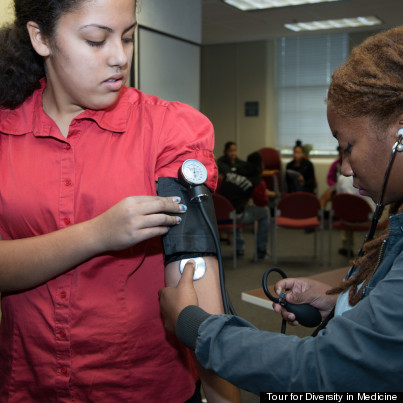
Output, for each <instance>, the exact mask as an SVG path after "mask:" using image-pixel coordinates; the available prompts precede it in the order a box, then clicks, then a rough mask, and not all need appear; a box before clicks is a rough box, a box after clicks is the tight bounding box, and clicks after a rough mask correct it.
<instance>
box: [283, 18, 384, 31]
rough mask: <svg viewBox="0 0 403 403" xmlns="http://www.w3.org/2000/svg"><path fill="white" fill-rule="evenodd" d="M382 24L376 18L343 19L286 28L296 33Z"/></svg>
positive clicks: (290, 25)
mask: <svg viewBox="0 0 403 403" xmlns="http://www.w3.org/2000/svg"><path fill="white" fill-rule="evenodd" d="M379 24H382V21H381V20H380V19H379V18H376V17H357V18H342V19H339V20H324V21H311V22H299V23H295V24H285V25H284V27H285V28H287V29H290V30H292V31H294V32H300V31H317V30H320V29H337V28H355V27H364V26H367V27H368V26H374V25H379Z"/></svg>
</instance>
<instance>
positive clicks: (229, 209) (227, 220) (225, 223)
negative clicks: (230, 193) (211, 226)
mask: <svg viewBox="0 0 403 403" xmlns="http://www.w3.org/2000/svg"><path fill="white" fill-rule="evenodd" d="M212 196H213V203H214V209H215V215H216V218H217V226H218V230H219V231H232V245H233V262H234V263H233V265H234V268H236V230H237V228H240V227H241V226H242V225H241V224H237V222H236V211H235V209H234V206H233V205H232V203H231V202H230V201H229V200H228V199H227V198H226V197H224V196H222V195H220V194H218V193H213V194H212Z"/></svg>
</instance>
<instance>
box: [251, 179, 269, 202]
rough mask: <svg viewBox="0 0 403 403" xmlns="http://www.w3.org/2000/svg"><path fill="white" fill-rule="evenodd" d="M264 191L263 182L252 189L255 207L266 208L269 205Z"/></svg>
mask: <svg viewBox="0 0 403 403" xmlns="http://www.w3.org/2000/svg"><path fill="white" fill-rule="evenodd" d="M266 189H267V187H266V183H265V181H263V180H262V181H260V182H259V183H258V184H257V185H256V186H255V187H254V188H253V192H252V199H253V202H254V203H255V205H256V206H267V204H268V203H269V198H268V197H267V193H266Z"/></svg>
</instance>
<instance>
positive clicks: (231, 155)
mask: <svg viewBox="0 0 403 403" xmlns="http://www.w3.org/2000/svg"><path fill="white" fill-rule="evenodd" d="M226 154H227V158H228V159H229V160H230V161H232V162H234V161H235V159H236V157H237V147H236V145H235V144H232V145H231V146H230V147H229V148H228V150H227V152H226Z"/></svg>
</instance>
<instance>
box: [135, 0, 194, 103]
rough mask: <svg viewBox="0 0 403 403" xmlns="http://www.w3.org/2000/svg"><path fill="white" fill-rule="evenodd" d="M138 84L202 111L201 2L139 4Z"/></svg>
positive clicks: (157, 0)
mask: <svg viewBox="0 0 403 403" xmlns="http://www.w3.org/2000/svg"><path fill="white" fill-rule="evenodd" d="M137 19H138V23H139V30H138V38H137V39H138V40H137V49H136V54H135V80H134V84H135V86H136V87H138V88H139V89H140V90H142V91H144V92H146V93H149V94H154V95H157V96H159V97H161V98H163V99H166V100H168V101H181V102H184V103H187V104H189V105H191V106H193V107H194V108H196V109H199V108H200V53H201V51H200V46H199V45H200V42H201V0H170V1H167V0H139V4H138V15H137Z"/></svg>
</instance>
